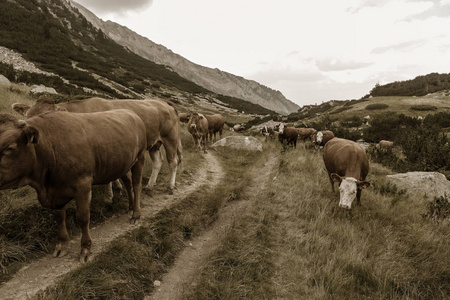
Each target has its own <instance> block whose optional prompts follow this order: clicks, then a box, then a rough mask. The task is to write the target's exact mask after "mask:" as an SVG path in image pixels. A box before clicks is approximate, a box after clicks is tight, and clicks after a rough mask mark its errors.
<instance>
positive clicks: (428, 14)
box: [406, 0, 450, 21]
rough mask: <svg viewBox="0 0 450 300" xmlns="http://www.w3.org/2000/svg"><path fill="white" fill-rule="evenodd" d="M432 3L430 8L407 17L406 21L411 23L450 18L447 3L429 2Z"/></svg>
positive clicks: (448, 4)
mask: <svg viewBox="0 0 450 300" xmlns="http://www.w3.org/2000/svg"><path fill="white" fill-rule="evenodd" d="M415 1H416V0H413V1H411V2H415ZM430 2H432V3H433V6H431V7H430V8H429V9H427V10H425V11H423V12H421V13H419V14H416V15H412V16H410V17H408V18H407V19H406V21H413V20H427V19H429V18H432V17H437V18H448V17H450V3H449V2H448V1H430Z"/></svg>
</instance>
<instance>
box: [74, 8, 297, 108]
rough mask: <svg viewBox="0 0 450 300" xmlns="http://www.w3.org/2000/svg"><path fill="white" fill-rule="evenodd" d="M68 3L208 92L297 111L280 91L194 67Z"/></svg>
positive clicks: (122, 42) (120, 40)
mask: <svg viewBox="0 0 450 300" xmlns="http://www.w3.org/2000/svg"><path fill="white" fill-rule="evenodd" d="M69 2H70V3H72V4H73V5H74V6H75V7H77V8H78V10H79V11H80V12H81V13H82V14H83V15H84V16H85V17H86V19H87V20H88V21H89V22H91V23H92V24H93V25H94V26H95V27H96V28H98V29H101V30H102V31H103V32H104V33H105V34H106V35H107V36H108V37H110V38H111V39H113V40H114V41H116V42H117V43H118V44H120V45H122V46H124V47H126V48H127V49H130V50H131V51H133V52H134V53H136V54H138V55H140V56H142V57H144V58H147V59H149V60H151V61H153V62H156V63H158V64H161V65H165V66H168V67H170V68H171V69H173V70H174V71H175V72H177V73H178V74H180V76H182V77H184V78H187V79H189V80H190V81H192V82H195V83H196V84H198V85H199V86H202V87H204V88H205V89H207V90H211V91H214V92H215V93H218V94H222V95H227V96H231V97H235V98H239V99H244V100H246V101H249V102H252V103H255V104H258V105H261V106H263V107H265V108H267V109H270V110H273V111H275V112H277V113H280V114H283V115H286V114H289V113H292V112H296V111H297V110H298V109H299V106H298V105H297V104H295V103H293V102H292V101H290V100H288V99H286V98H285V97H284V96H283V94H282V93H281V92H279V91H275V90H273V89H271V88H269V87H266V86H264V85H261V84H259V83H257V82H256V81H253V80H248V79H245V78H243V77H240V76H236V75H233V74H230V73H228V72H225V71H221V70H219V69H212V68H207V67H203V66H200V65H198V64H195V63H193V62H191V61H189V60H187V59H185V58H184V57H182V56H180V55H178V54H176V53H173V52H172V51H171V50H169V49H167V48H166V47H164V46H162V45H159V44H156V43H154V42H152V41H151V40H149V39H147V38H146V37H143V36H141V35H139V34H137V33H135V32H134V31H132V30H130V29H128V28H127V27H124V26H121V25H120V24H117V23H114V22H111V21H106V22H104V21H103V20H101V19H99V18H98V17H97V16H95V14H93V13H92V12H90V11H89V10H87V9H86V8H84V7H83V6H82V5H80V4H78V3H76V2H75V1H69Z"/></svg>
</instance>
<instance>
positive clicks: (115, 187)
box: [112, 179, 123, 191]
mask: <svg viewBox="0 0 450 300" xmlns="http://www.w3.org/2000/svg"><path fill="white" fill-rule="evenodd" d="M122 188H123V187H122V184H121V183H120V180H119V179H116V180H114V181H113V182H112V189H113V190H116V191H117V190H118V191H120V190H121V189H122Z"/></svg>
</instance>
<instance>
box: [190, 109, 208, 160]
mask: <svg viewBox="0 0 450 300" xmlns="http://www.w3.org/2000/svg"><path fill="white" fill-rule="evenodd" d="M187 126H188V131H189V132H190V133H191V134H192V138H193V139H194V144H195V145H198V146H199V148H200V150H202V144H203V152H204V153H207V152H206V140H207V137H208V120H207V119H206V118H205V116H204V115H202V114H199V113H193V114H192V115H191V118H190V119H189V122H188V125H187Z"/></svg>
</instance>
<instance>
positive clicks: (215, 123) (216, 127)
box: [204, 114, 225, 143]
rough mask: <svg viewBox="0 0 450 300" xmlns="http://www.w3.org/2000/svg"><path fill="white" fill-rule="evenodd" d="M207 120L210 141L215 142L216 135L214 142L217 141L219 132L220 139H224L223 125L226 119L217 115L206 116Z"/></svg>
mask: <svg viewBox="0 0 450 300" xmlns="http://www.w3.org/2000/svg"><path fill="white" fill-rule="evenodd" d="M204 116H205V118H206V119H207V120H208V135H209V141H210V142H211V143H212V142H213V135H214V142H215V141H216V133H217V132H218V133H219V135H220V138H221V139H222V130H223V125H224V124H225V119H224V118H223V117H222V115H220V114H215V115H204Z"/></svg>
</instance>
